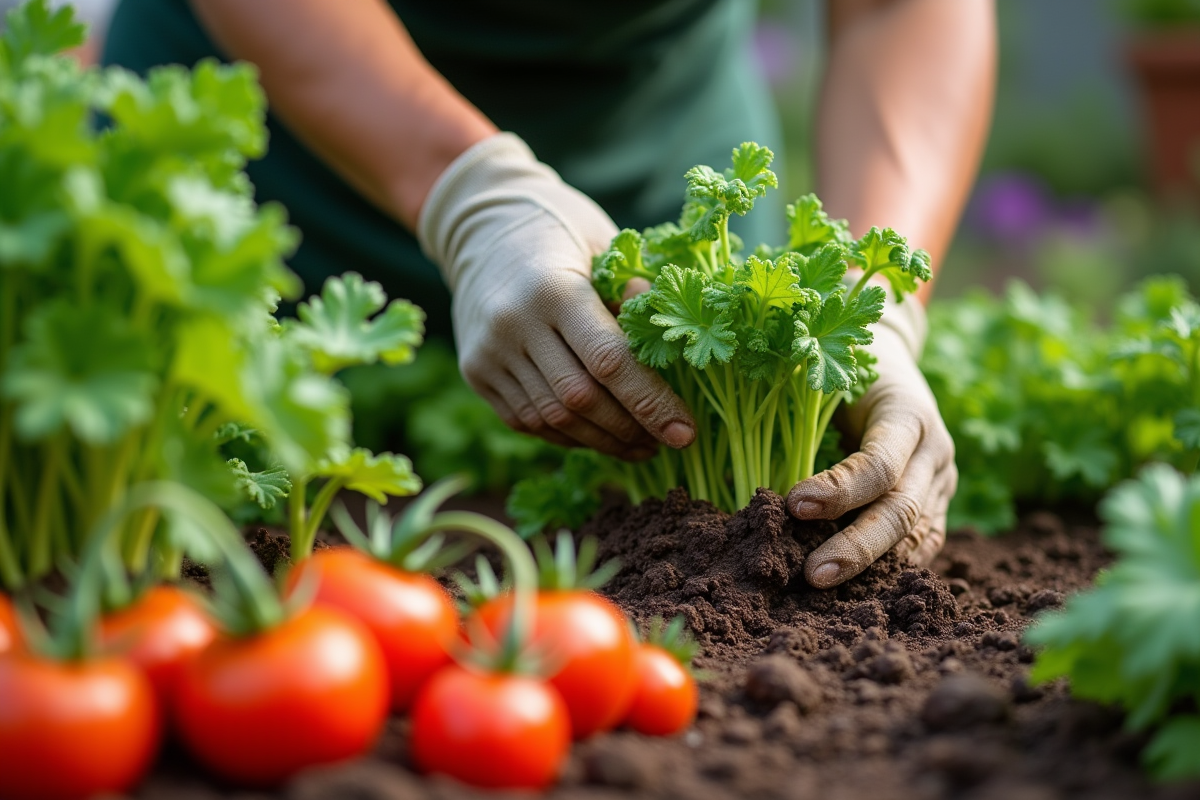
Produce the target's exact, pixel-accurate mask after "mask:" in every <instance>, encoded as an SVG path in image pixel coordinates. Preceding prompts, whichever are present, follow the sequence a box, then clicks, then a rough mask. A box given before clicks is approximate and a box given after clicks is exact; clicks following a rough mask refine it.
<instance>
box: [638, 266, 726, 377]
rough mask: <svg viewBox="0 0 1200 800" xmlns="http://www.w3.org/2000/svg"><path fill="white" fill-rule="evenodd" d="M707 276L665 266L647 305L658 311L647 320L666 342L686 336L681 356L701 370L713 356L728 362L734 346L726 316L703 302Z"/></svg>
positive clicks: (720, 360)
mask: <svg viewBox="0 0 1200 800" xmlns="http://www.w3.org/2000/svg"><path fill="white" fill-rule="evenodd" d="M707 285H708V279H707V278H705V277H704V275H703V274H701V273H700V272H697V271H696V270H693V269H680V268H679V267H676V266H672V265H668V266H666V267H664V268H663V271H662V272H661V273H660V274H659V276H658V280H656V281H655V282H654V288H653V289H652V290H651V291H650V293H649V296H650V300H649V302H650V305H652V306H653V307H654V309H655V310H656V311H657V312H658V313H656V314H654V315H653V316H652V317H651V318H650V322H651V323H653V324H654V325H657V326H659V327H661V328H664V329H665V330H663V334H662V338H663V339H664V340H665V341H667V342H674V341H677V340H681V339H686V340H687V344H686V345H685V346H684V348H683V356H684V358H685V359H687V362H688V363H689V364H691V365H692V366H693V367H695V368H696V369H704V368H705V367H707V366H708V365H709V363H710V362H711V361H712V360H713V359H714V358H715V359H716V360H717V361H719V362H722V363H724V362H728V361H729V359H731V358H733V353H734V351H735V350H736V349H737V335H736V334H735V333H734V332H733V331H732V330H731V329H730V320H729V318H728V316H727V315H726V314H725V313H724V312H721V311H719V310H717V309H715V308H712V307H711V306H709V305H707V304H706V303H705V302H704V287H705V286H707Z"/></svg>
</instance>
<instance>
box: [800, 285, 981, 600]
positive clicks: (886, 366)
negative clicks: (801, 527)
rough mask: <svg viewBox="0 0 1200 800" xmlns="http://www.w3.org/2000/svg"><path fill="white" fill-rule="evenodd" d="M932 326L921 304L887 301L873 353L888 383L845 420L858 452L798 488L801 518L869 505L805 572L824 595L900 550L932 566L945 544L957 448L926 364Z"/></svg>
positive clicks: (877, 383)
mask: <svg viewBox="0 0 1200 800" xmlns="http://www.w3.org/2000/svg"><path fill="white" fill-rule="evenodd" d="M926 329H927V323H926V319H925V310H924V308H923V307H922V306H921V305H920V303H919V302H918V301H917V300H916V299H914V298H909V299H907V300H905V301H904V302H902V303H896V302H893V301H891V300H889V302H888V303H887V305H886V307H885V310H884V315H883V319H882V320H881V321H880V323H879V324H878V325H877V326H876V327H875V339H874V341H873V342H872V343H871V345H869V346H868V348H867V349H868V350H869V351H870V352H871V353H872V354H873V355H874V356H875V357H876V358H877V359H878V363H877V364H876V366H875V369H876V370H877V371H878V373H879V379H878V380H877V381H875V383H874V384H873V385H872V386H871V388H870V389H868V390H867V393H866V394H865V395H864V396H863V397H862V398H861V399H860V400H859V401H858V402H856V403H855V404H854V405H852V406H850V407H848V408H847V409H845V412H844V414H843V416H842V419H841V422H842V424H843V429H844V430H845V431H846V433H847V434H848V435H850V436H851V437H852V438H853V439H859V438H861V442H862V443H861V446H860V448H859V450H858V452H855V453H853V454H851V455H850V456H849V457H848V458H846V459H845V460H844V461H842V462H841V463H839V464H836V465H835V466H833V467H831V468H830V469H827V470H825V471H824V472H821V473H819V474H817V475H814V476H813V477H811V478H808V479H807V480H804V481H801V482H800V483H798V484H796V486H795V487H794V488H793V489H792V491H791V492H790V493H789V494H788V508H789V510H790V511H791V513H792V514H793V515H794V516H796V517H798V518H800V519H836V518H838V517H840V516H842V515H843V514H845V513H847V512H849V511H852V510H854V509H858V508H861V509H862V510H861V512H860V513H859V514H858V516H857V518H856V519H855V520H854V522H853V523H851V524H850V525H849V526H848V527H846V528H845V529H843V530H842V531H840V532H839V533H837V534H835V535H834V536H833V537H831V538H830V539H829V540H828V541H826V542H825V543H824V544H822V545H821V546H820V547H819V548H817V549H816V550H815V551H813V552H812V553H811V554H810V555H809V556H808V558H807V560H806V561H805V565H804V574H805V577H806V578H807V579H808V581H809V583H811V584H812V585H813V586H816V587H818V588H827V587H830V586H835V585H837V584H839V583H841V582H843V581H845V580H847V579H849V578H852V577H854V576H855V575H857V574H858V573H860V572H862V571H863V570H864V569H866V568H867V567H868V566H870V565H871V564H872V563H873V562H874V561H875V560H876V559H878V558H879V557H880V556H882V555H883V554H884V553H886V552H888V551H889V550H891V549H892V548H893V547H898V549H899V550H900V552H901V553H902V554H904V555H907V556H908V558H909V559H910V560H912V561H914V562H915V563H918V564H926V563H928V562H929V561H930V560H932V558H933V557H934V555H936V554H937V552H938V551H939V550H941V547H942V544H943V543H944V542H945V539H946V510H947V508H948V507H949V504H950V498H951V497H953V495H954V490H955V488H956V486H957V482H958V472H957V470H956V469H955V466H954V443H953V441H952V440H951V439H950V433H949V432H948V431H947V430H946V426H945V424H944V423H943V422H942V418H941V415H940V414H939V413H938V408H937V402H936V400H934V397H933V392H931V391H930V389H929V385H928V384H927V383H926V382H925V377H924V376H923V375H922V374H921V370H920V369H919V368H918V367H917V359H918V358H919V356H920V350H921V347H922V345H923V344H924V340H925V332H926Z"/></svg>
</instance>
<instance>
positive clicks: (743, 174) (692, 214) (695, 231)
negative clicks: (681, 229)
mask: <svg viewBox="0 0 1200 800" xmlns="http://www.w3.org/2000/svg"><path fill="white" fill-rule="evenodd" d="M774 157H775V156H774V154H773V153H771V151H770V150H769V149H767V148H765V147H761V146H759V145H757V144H754V143H753V142H744V143H743V144H742V145H740V146H739V147H736V148H734V150H733V168H732V169H727V170H725V172H724V173H719V172H717V171H715V170H714V169H713V168H712V167H707V166H704V165H697V166H695V167H692V168H691V169H689V170H688V171H687V173H686V174H685V175H684V178H685V179H686V180H687V197H688V199H689V200H690V201H691V204H692V205H691V209H690V210H689V209H686V208H685V211H684V216H685V217H686V218H689V221H690V230H691V235H692V239H693V240H694V241H715V240H716V239H718V238H719V236H720V232H721V227H722V226H723V225H724V223H725V222H726V221H727V220H728V219H729V216H730V215H731V214H738V215H740V216H745V215H746V214H748V213H750V209H752V208H753V207H754V200H755V198H758V197H762V196H763V195H765V194H766V193H767V189H768V188H771V187H774V186H778V185H779V181H778V179H777V178H776V176H775V173H774V172H772V171H771V170H770V169H768V167H769V166H770V164H771V161H772V159H774Z"/></svg>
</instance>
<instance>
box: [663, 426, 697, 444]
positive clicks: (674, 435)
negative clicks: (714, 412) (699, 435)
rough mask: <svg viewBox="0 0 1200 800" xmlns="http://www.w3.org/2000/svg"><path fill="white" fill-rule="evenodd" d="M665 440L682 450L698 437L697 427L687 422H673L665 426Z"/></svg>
mask: <svg viewBox="0 0 1200 800" xmlns="http://www.w3.org/2000/svg"><path fill="white" fill-rule="evenodd" d="M662 438H663V441H664V442H666V443H667V444H669V445H670V446H671V447H674V448H675V449H676V450H680V449H682V448H684V447H687V446H688V445H689V444H691V443H692V442H693V441H694V440H695V438H696V429H695V428H694V427H692V426H691V425H688V424H687V423H686V422H671V423H669V424H668V425H667V427H665V428H663V432H662Z"/></svg>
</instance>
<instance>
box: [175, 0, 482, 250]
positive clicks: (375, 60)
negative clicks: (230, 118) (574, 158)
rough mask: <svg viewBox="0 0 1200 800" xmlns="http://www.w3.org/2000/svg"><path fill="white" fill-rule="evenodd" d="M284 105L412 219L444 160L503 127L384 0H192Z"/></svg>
mask: <svg viewBox="0 0 1200 800" xmlns="http://www.w3.org/2000/svg"><path fill="white" fill-rule="evenodd" d="M192 6H193V7H194V9H195V11H196V14H197V16H199V17H200V19H201V21H202V22H203V23H204V25H205V27H206V28H207V29H208V31H209V33H210V34H211V35H212V36H213V38H214V39H216V41H217V42H218V43H219V44H220V45H221V46H222V48H224V50H225V51H226V52H227V53H228V54H229V55H231V56H233V57H235V58H239V59H244V60H246V61H251V62H253V63H254V64H256V65H257V66H258V68H259V71H260V72H261V77H262V83H263V87H264V88H265V89H266V92H267V96H268V98H269V100H270V103H271V108H272V110H273V111H274V112H275V113H276V114H277V115H278V116H279V117H280V119H282V120H283V121H284V123H286V124H287V126H288V128H289V129H290V130H291V131H292V132H293V133H295V134H296V136H297V137H299V138H300V139H301V140H302V141H303V142H304V143H305V144H306V145H308V146H309V147H310V148H311V149H312V150H313V151H315V152H316V153H317V154H318V155H320V156H321V157H322V159H324V160H325V161H326V162H327V163H328V164H330V165H331V166H332V167H333V168H334V169H335V170H337V171H338V172H339V173H340V174H341V175H342V177H343V178H344V179H346V180H347V181H348V182H349V183H350V184H352V185H353V186H355V187H356V188H357V189H358V190H359V191H360V192H362V193H363V194H364V195H365V196H366V197H368V198H370V199H371V200H372V201H373V202H374V203H375V204H376V205H378V206H379V207H380V208H382V209H383V210H384V211H385V212H387V213H389V214H390V215H392V216H393V217H395V218H396V219H398V220H399V221H400V222H402V223H403V224H404V225H406V226H407V227H409V228H410V229H411V228H413V227H415V225H416V219H417V215H418V214H419V213H420V210H421V205H422V203H423V202H424V200H425V197H426V195H427V194H428V193H429V189H430V188H431V187H432V186H433V183H434V182H435V181H436V180H437V177H438V176H439V175H440V174H441V172H442V170H443V169H445V167H446V166H447V165H449V164H450V162H451V161H453V160H454V159H455V158H456V157H457V156H458V155H460V154H461V153H462V152H463V151H464V150H466V149H467V148H469V147H470V146H471V145H473V144H475V143H476V142H478V141H480V140H482V139H484V138H487V137H488V136H490V135H491V134H492V133H495V131H496V128H495V126H493V125H492V123H491V122H489V121H488V120H487V118H486V117H484V115H483V114H482V113H481V112H480V111H479V110H478V109H476V108H475V107H474V106H472V105H471V104H470V103H469V102H467V100H466V99H465V98H463V97H462V96H461V95H460V94H458V92H456V91H455V90H454V88H453V87H452V86H450V84H449V83H447V82H446V80H445V79H444V78H442V76H441V75H439V74H438V73H437V71H436V70H434V69H433V67H431V66H430V65H429V63H428V62H427V61H426V60H425V59H424V58H423V57H422V56H421V54H420V52H419V51H418V50H417V48H416V46H415V45H414V44H413V42H412V39H411V38H410V37H409V35H408V33H407V31H405V30H404V27H403V25H402V24H401V23H400V21H399V20H398V19H397V18H396V15H395V14H394V13H393V12H392V11H391V9H390V8H388V6H387V5H386V4H385V3H384V2H382V0H356V2H353V3H331V2H329V0H254V2H246V0H192Z"/></svg>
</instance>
